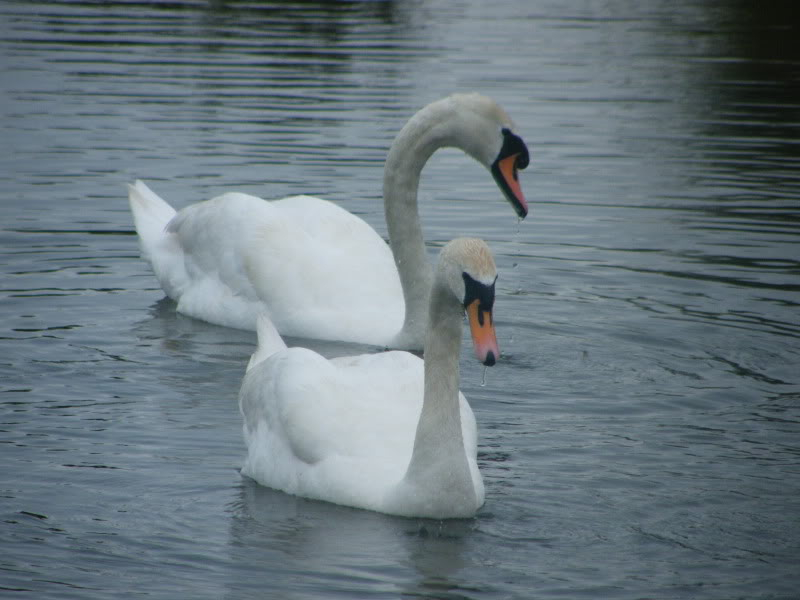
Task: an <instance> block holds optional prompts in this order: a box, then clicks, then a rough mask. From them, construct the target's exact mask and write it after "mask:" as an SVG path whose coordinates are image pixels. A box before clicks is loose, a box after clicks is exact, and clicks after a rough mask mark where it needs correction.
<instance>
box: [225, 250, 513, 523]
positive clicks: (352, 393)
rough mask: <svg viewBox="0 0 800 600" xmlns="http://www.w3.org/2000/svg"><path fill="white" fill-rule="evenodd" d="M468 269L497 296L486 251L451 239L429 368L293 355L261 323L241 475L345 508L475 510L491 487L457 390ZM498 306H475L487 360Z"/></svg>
mask: <svg viewBox="0 0 800 600" xmlns="http://www.w3.org/2000/svg"><path fill="white" fill-rule="evenodd" d="M462 272H466V273H468V274H469V275H470V276H471V277H473V278H474V279H476V280H477V281H479V282H480V283H479V284H477V285H479V286H483V287H485V288H486V289H487V290H491V293H492V294H493V289H494V280H495V274H494V263H493V261H492V259H491V254H490V253H489V250H488V248H487V247H486V246H485V244H483V242H481V241H480V240H471V239H463V238H462V239H458V240H454V241H453V242H451V243H450V244H448V245H447V246H446V247H445V248H444V249H443V250H442V254H441V258H440V262H439V265H438V268H437V275H436V279H435V282H434V286H433V292H432V297H431V329H430V332H429V335H428V338H427V341H426V344H425V362H424V363H423V361H422V360H421V359H420V358H418V357H417V356H415V355H413V354H410V353H408V352H401V351H393V352H385V353H380V354H365V355H360V356H352V357H342V358H335V359H332V360H328V359H325V358H323V357H322V356H320V355H319V354H317V353H315V352H313V351H311V350H307V349H304V348H287V347H286V345H285V344H284V343H283V341H282V339H281V338H280V336H279V335H278V334H277V332H276V331H275V329H274V327H273V326H272V324H271V323H270V321H269V320H268V319H267V318H264V317H262V318H261V319H260V320H259V325H258V336H259V347H258V350H257V351H256V353H255V354H254V355H253V358H252V359H251V361H250V364H249V366H248V370H247V373H246V375H245V378H244V381H243V383H242V387H241V391H240V394H239V402H240V409H241V412H242V416H243V419H244V436H245V441H246V444H247V448H248V454H247V459H246V461H245V464H244V467H243V469H242V472H243V473H244V474H245V475H248V476H250V477H252V478H254V479H255V480H256V481H258V482H259V483H261V484H263V485H266V486H269V487H272V488H276V489H279V490H283V491H285V492H288V493H290V494H295V495H299V496H304V497H308V498H315V499H318V500H326V501H329V502H334V503H337V504H343V505H347V506H354V507H358V508H366V509H370V510H376V511H380V512H386V513H391V514H398V515H405V516H424V517H435V518H447V517H468V516H471V515H473V514H474V513H475V511H476V510H477V509H478V508H479V507H480V506H481V505H482V504H483V501H484V487H483V481H482V479H481V475H480V472H479V471H478V464H477V427H476V422H475V417H474V415H473V413H472V410H471V409H470V406H469V404H468V403H467V401H466V399H465V398H464V396H463V394H461V393H460V392H459V391H458V378H459V377H458V360H459V349H460V339H461V328H462V319H463V314H464V302H465V299H467V300H470V301H471V299H469V298H467V296H466V295H465V284H464V280H463V277H462V275H461V273H462ZM492 297H493V296H492ZM476 302H477V301H476ZM491 310H492V306H491V301H489V303H488V304H487V303H486V302H485V301H484V303H483V305H480V303H479V305H477V306H476V307H475V310H474V311H473V310H470V311H469V314H470V317H471V319H473V317H474V321H475V323H472V324H473V325H474V326H475V327H477V320H478V317H477V313H478V311H483V313H484V316H483V317H481V319H480V321H481V323H483V324H484V325H483V327H484V330H483V331H482V332H480V333H475V331H476V330H473V333H474V335H473V337H474V339H475V342H476V349H477V350H478V355H479V359H480V360H481V361H482V362H485V363H486V364H493V362H494V359H495V357H496V356H498V351H497V344H496V339H495V337H494V329H493V328H492V326H491V321H492V319H491ZM487 313H488V314H487ZM481 336H484V337H483V338H481ZM479 338H480V339H479Z"/></svg>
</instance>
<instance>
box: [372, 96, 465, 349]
mask: <svg viewBox="0 0 800 600" xmlns="http://www.w3.org/2000/svg"><path fill="white" fill-rule="evenodd" d="M463 134H464V127H463V124H462V123H461V122H460V119H459V115H458V111H457V109H456V107H455V105H454V104H453V102H450V101H448V100H447V99H445V100H442V101H439V102H435V103H433V104H430V105H428V106H426V107H425V108H423V109H422V110H421V111H419V112H418V113H417V114H416V115H414V116H413V117H412V118H411V120H409V121H408V123H406V125H405V126H404V127H403V129H402V130H401V131H400V133H399V134H398V135H397V137H396V138H395V140H394V142H393V143H392V146H391V148H390V149H389V155H388V157H387V159H386V165H385V167H384V174H383V206H384V211H385V214H386V225H387V227H388V230H389V243H390V245H391V248H392V253H393V254H394V262H395V264H396V265H397V271H398V273H399V274H400V284H401V285H402V287H403V299H404V300H405V306H406V314H405V321H404V323H403V329H402V330H401V332H400V334H399V335H398V336H397V338H396V341H395V345H396V346H397V347H409V348H413V349H420V348H421V346H422V342H423V341H424V339H425V329H426V326H427V313H428V298H429V295H430V289H431V285H432V282H433V269H432V268H431V265H430V263H429V262H428V258H427V253H426V250H425V241H424V238H423V236H422V225H421V223H420V220H419V210H418V207H417V190H418V188H419V177H420V173H421V172H422V169H423V167H424V166H425V163H426V162H427V161H428V159H429V158H430V157H431V155H432V154H433V153H434V152H435V151H436V150H438V149H439V148H442V147H445V146H454V147H458V148H461V149H462V150H464V151H465V152H470V150H471V149H470V148H468V147H467V146H468V145H467V144H466V143H465V141H464V139H463V138H464V135H463Z"/></svg>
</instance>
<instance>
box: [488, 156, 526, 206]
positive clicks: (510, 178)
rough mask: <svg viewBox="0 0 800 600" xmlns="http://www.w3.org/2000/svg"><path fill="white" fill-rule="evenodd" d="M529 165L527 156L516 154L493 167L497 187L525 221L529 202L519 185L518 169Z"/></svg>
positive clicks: (506, 157)
mask: <svg viewBox="0 0 800 600" xmlns="http://www.w3.org/2000/svg"><path fill="white" fill-rule="evenodd" d="M523 163H524V164H523ZM527 164H528V163H527V156H523V155H522V154H521V153H516V154H509V155H508V156H505V157H503V158H499V159H497V160H496V161H495V162H494V164H493V165H492V175H493V176H494V179H495V181H496V182H497V185H499V186H500V189H501V190H503V193H504V194H505V195H506V198H508V201H509V202H511V206H513V207H514V210H515V211H517V215H518V216H519V218H520V219H524V218H525V217H526V216H527V214H528V202H527V201H526V200H525V195H524V194H523V193H522V187H521V186H520V184H519V176H518V173H517V168H518V167H520V168H525V166H527Z"/></svg>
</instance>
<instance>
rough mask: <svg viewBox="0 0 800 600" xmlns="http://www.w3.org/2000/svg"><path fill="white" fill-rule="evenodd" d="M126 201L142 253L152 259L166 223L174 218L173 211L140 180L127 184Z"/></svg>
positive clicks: (161, 238)
mask: <svg viewBox="0 0 800 600" xmlns="http://www.w3.org/2000/svg"><path fill="white" fill-rule="evenodd" d="M128 200H129V201H130V204H131V212H132V213H133V223H134V225H135V227H136V233H138V234H139V240H140V242H141V247H142V252H143V253H144V254H145V255H146V256H147V257H148V258H152V256H153V254H154V250H155V248H156V246H157V245H158V242H159V241H161V240H163V238H164V234H165V230H166V227H167V223H169V222H170V220H171V219H172V217H174V216H175V209H174V208H172V207H171V206H170V205H169V204H167V203H166V202H164V200H162V199H161V198H159V197H158V196H157V195H156V194H155V192H153V191H152V190H151V189H150V188H149V187H147V186H146V185H145V184H144V182H143V181H140V180H137V181H136V183H134V184H133V185H130V184H128Z"/></svg>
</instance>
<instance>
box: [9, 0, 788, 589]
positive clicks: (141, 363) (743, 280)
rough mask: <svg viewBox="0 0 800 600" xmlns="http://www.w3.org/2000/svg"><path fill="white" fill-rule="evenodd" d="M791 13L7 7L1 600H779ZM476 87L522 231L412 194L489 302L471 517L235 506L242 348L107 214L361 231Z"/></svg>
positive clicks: (480, 200)
mask: <svg viewBox="0 0 800 600" xmlns="http://www.w3.org/2000/svg"><path fill="white" fill-rule="evenodd" d="M795 12H796V7H795V5H794V3H793V2H789V1H772V2H766V3H753V2H745V1H736V0H732V1H730V2H725V3H715V2H706V1H704V0H677V1H673V2H662V1H660V0H644V1H640V2H628V1H620V2H591V1H585V2H584V1H576V2H569V3H566V2H544V1H543V2H538V1H537V2H532V1H528V0H512V1H509V2H483V1H481V0H464V1H458V2H450V1H449V0H430V1H422V0H419V1H415V0H409V1H400V0H398V1H396V2H347V1H340V2H309V1H297V2H289V3H282V2H281V3H277V2H276V3H264V2H233V1H230V2H225V1H222V0H218V1H209V2H201V1H194V2H192V1H186V2H180V1H176V2H164V3H155V2H136V1H130V2H94V1H85V2H66V1H64V2H29V1H13V0H6V1H4V2H3V3H2V4H0V90H1V92H2V98H0V115H2V121H0V140H1V141H2V143H0V269H2V270H1V275H0V278H1V279H0V282H1V285H2V291H0V513H1V514H0V517H1V518H0V590H2V591H0V595H2V596H3V597H4V598H5V597H9V598H11V597H20V598H37V599H40V598H59V599H61V598H80V599H94V598H97V599H100V598H103V599H105V598H126V597H152V598H222V597H225V598H315V599H316V598H370V599H373V598H398V597H408V598H410V597H414V598H417V597H424V598H471V599H473V598H474V599H477V598H481V599H483V598H504V599H505V598H570V599H572V598H591V599H593V600H596V599H603V598H609V599H624V598H631V599H634V598H658V599H673V598H674V599H684V598H703V599H705V598H709V599H731V598H743V599H744V598H746V599H784V600H789V599H793V598H797V594H798V589H800V569H798V564H800V385H799V384H800V343H799V341H800V322H799V319H798V315H800V312H799V311H798V308H799V307H800V250H798V248H800V246H799V245H798V243H799V242H800V229H798V224H799V223H800V42H798V40H800V31H798V27H797V25H796V24H797V19H796V15H795ZM473 89H476V90H480V91H483V92H486V93H489V94H491V95H492V96H494V97H495V98H496V99H497V100H498V101H499V102H500V103H501V104H502V105H503V106H504V107H505V108H506V109H507V110H508V112H509V113H510V114H511V115H512V116H513V118H514V119H515V120H516V122H517V125H518V129H519V131H520V133H521V134H522V135H523V136H524V138H525V139H526V141H527V142H528V144H529V147H530V150H531V159H532V160H531V165H530V167H529V168H528V169H527V170H526V171H525V172H524V173H522V185H523V189H524V190H525V192H526V194H527V196H528V200H529V202H530V204H531V207H532V211H531V214H530V216H529V217H528V219H526V220H525V221H523V222H521V223H518V222H517V220H516V219H515V218H514V216H513V213H512V211H511V209H510V207H508V205H507V204H506V203H505V202H503V201H502V200H501V197H500V193H499V192H498V190H497V188H496V187H495V186H494V184H493V183H492V181H491V177H489V175H488V173H486V172H485V171H484V170H483V169H482V168H481V167H479V166H477V165H476V164H475V163H474V162H472V161H471V160H470V159H468V158H466V157H464V156H463V155H461V154H460V153H458V152H455V151H443V152H441V153H439V154H437V155H436V156H435V157H434V158H433V160H432V161H431V163H430V164H429V166H428V167H427V168H426V170H425V172H424V173H423V182H422V188H421V190H420V194H421V207H422V212H423V219H424V224H425V231H426V236H427V240H428V244H429V249H430V253H431V255H433V254H434V253H435V251H436V250H437V248H438V247H439V246H440V245H441V244H442V243H443V242H444V241H446V240H448V239H450V238H452V237H455V236H457V235H460V234H470V235H477V236H481V237H483V238H485V239H486V240H487V241H488V242H489V244H490V245H491V247H492V249H493V250H494V252H495V254H496V257H497V263H498V267H499V270H500V280H499V282H498V298H497V304H496V312H497V315H496V316H497V321H496V322H497V326H498V332H499V339H500V345H501V348H502V351H503V356H502V358H501V360H500V362H499V364H498V365H497V366H496V367H494V368H493V369H491V370H489V371H488V372H487V373H486V384H485V385H484V386H482V385H481V381H482V378H483V376H484V373H483V370H482V369H481V368H479V367H478V366H477V365H475V364H474V361H473V360H472V359H471V354H470V352H469V349H468V348H467V347H466V346H464V347H463V349H462V350H463V356H462V389H463V390H464V392H465V393H466V395H467V397H468V398H469V399H470V402H471V404H472V406H473V409H474V411H475V414H476V416H477V419H478V423H479V430H480V448H479V450H480V456H479V462H480V466H481V469H482V472H483V475H484V478H485V482H486V488H487V501H486V505H485V506H484V507H483V508H482V509H481V510H480V512H479V513H478V515H477V516H476V517H475V518H474V519H471V520H466V521H455V522H434V521H422V520H415V519H399V518H392V517H387V516H383V515H379V514H373V513H368V512H364V511H358V510H352V509H347V508H342V507H337V506H333V505H328V504H325V503H319V502H310V501H305V500H300V499H296V498H293V497H290V496H287V495H284V494H281V493H278V492H274V491H271V490H268V489H265V488H262V487H259V486H257V485H255V484H254V483H253V482H251V481H249V480H247V479H245V478H243V477H242V476H241V475H240V474H239V467H240V466H241V464H242V460H243V457H244V445H243V441H242V436H241V419H240V416H239V414H238V408H237V404H236V394H237V391H238V386H239V383H240V381H241V377H242V372H243V370H244V367H245V365H246V361H247V359H248V357H249V354H250V353H251V351H252V349H253V344H254V341H255V337H254V335H253V334H252V333H249V332H241V331H234V330H228V329H224V328H220V327H214V326H211V325H207V324H205V323H202V322H198V321H193V320H191V319H188V318H185V317H182V316H179V315H176V313H175V306H174V304H173V303H172V302H171V301H169V300H164V299H163V294H162V292H161V291H160V289H159V288H158V285H157V283H156V280H155V278H154V277H153V275H152V273H151V272H150V270H149V268H148V266H147V265H146V264H145V263H144V262H143V261H142V260H141V259H140V258H139V253H138V247H137V242H136V238H135V236H134V234H133V226H132V221H131V217H130V214H129V212H128V207H127V198H126V190H125V187H124V184H125V183H126V182H129V181H132V180H134V179H136V178H142V179H144V180H146V181H147V182H148V184H150V185H151V186H152V187H153V189H154V190H156V191H157V192H158V193H159V194H161V195H162V196H163V197H165V198H167V199H168V200H170V201H171V202H172V203H173V204H174V205H176V206H177V207H182V206H186V205H188V204H190V203H193V202H197V201H200V200H203V199H206V198H209V197H211V196H213V195H216V194H218V193H221V192H222V191H224V190H228V189H237V190H241V191H246V192H250V193H254V194H257V195H261V196H264V197H266V198H277V197H280V196H282V195H286V194H290V193H299V192H304V193H310V194H316V195H320V196H323V197H325V198H328V199H330V200H333V201H336V202H338V203H339V204H341V205H342V206H344V207H345V208H347V209H348V210H351V211H353V212H355V213H357V214H359V215H360V216H362V217H363V218H364V219H366V220H367V221H368V222H369V223H370V224H372V225H373V226H374V227H376V229H377V230H378V231H379V232H381V233H382V234H385V231H386V228H385V225H384V222H383V210H382V207H381V204H380V201H379V198H380V183H381V170H382V166H383V160H384V157H385V153H386V150H387V148H388V145H389V143H390V142H391V139H392V137H393V135H394V134H395V132H396V131H398V130H399V128H400V127H401V126H402V124H403V123H404V122H405V120H406V119H407V118H408V117H409V116H410V115H411V114H412V113H413V112H414V111H416V110H417V109H418V108H419V107H421V106H422V105H424V104H426V103H427V102H429V101H432V100H435V99H437V98H439V97H442V96H444V95H446V94H449V93H451V92H453V91H465V90H473ZM292 342H293V343H302V344H309V342H308V341H303V340H292ZM310 345H312V346H313V347H315V348H317V349H319V350H321V351H322V352H324V353H325V354H326V355H329V356H331V355H334V354H343V353H347V352H353V351H357V350H359V349H358V348H353V347H348V346H343V345H337V344H313V343H312V344H310Z"/></svg>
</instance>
